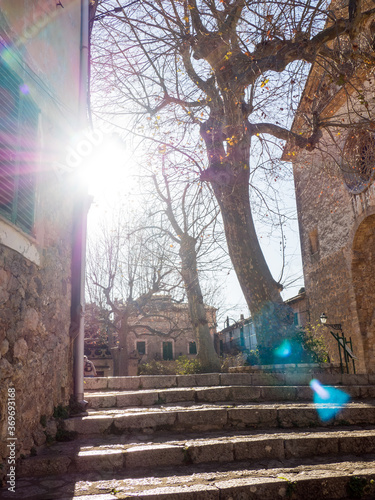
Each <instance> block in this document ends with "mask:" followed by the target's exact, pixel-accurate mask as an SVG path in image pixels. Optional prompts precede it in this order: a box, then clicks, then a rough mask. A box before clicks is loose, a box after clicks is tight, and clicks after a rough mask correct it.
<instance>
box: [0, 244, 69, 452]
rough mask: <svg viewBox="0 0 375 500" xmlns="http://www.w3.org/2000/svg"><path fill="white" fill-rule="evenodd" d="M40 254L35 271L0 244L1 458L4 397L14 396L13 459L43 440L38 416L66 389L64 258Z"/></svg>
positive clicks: (64, 397)
mask: <svg viewBox="0 0 375 500" xmlns="http://www.w3.org/2000/svg"><path fill="white" fill-rule="evenodd" d="M65 257H66V258H65V259H62V255H61V253H59V250H58V249H57V248H49V249H46V251H45V255H44V258H43V264H42V266H41V267H39V266H37V265H36V264H33V263H31V262H29V261H28V260H27V259H25V258H24V257H23V256H22V255H20V254H18V253H17V252H15V251H14V250H11V249H8V248H6V247H5V246H1V245H0V297H1V299H0V346H1V347H0V349H1V351H0V353H1V359H0V379H1V387H0V415H1V416H0V443H1V444H0V446H1V448H0V450H1V456H2V458H5V457H6V456H7V455H8V454H7V451H8V450H7V448H6V443H7V441H6V438H7V437H8V434H7V420H6V417H7V412H6V404H7V393H8V388H9V387H14V388H15V393H16V436H17V456H19V455H20V454H28V453H29V452H30V450H31V449H32V448H33V447H34V446H39V445H41V444H43V443H44V442H45V440H46V436H45V434H44V431H45V428H44V427H43V426H42V425H41V424H40V419H41V417H42V415H45V416H46V417H47V419H48V418H50V417H51V416H52V414H53V410H54V407H55V406H57V405H58V404H62V405H66V404H68V401H69V395H70V394H71V390H72V377H71V373H72V363H71V359H72V356H71V341H70V339H69V333H68V330H69V317H70V297H69V294H70V287H69V286H68V282H69V275H70V267H69V263H70V259H69V254H67V255H65Z"/></svg>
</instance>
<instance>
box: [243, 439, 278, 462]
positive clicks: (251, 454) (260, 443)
mask: <svg viewBox="0 0 375 500" xmlns="http://www.w3.org/2000/svg"><path fill="white" fill-rule="evenodd" d="M233 445H234V456H235V460H264V459H266V458H272V459H275V460H282V459H283V458H284V440H283V439H280V438H264V439H263V438H262V439H254V438H252V439H246V440H239V441H236V440H234V443H233Z"/></svg>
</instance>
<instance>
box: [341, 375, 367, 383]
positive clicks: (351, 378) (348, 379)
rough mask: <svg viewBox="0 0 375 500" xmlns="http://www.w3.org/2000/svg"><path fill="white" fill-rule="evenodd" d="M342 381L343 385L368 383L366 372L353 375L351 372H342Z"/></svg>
mask: <svg viewBox="0 0 375 500" xmlns="http://www.w3.org/2000/svg"><path fill="white" fill-rule="evenodd" d="M342 383H343V385H366V384H368V375H367V374H359V375H355V374H352V373H343V374H342Z"/></svg>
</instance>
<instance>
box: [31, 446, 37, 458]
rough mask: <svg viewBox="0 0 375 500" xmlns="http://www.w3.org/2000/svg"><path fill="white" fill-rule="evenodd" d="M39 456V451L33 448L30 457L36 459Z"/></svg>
mask: <svg viewBox="0 0 375 500" xmlns="http://www.w3.org/2000/svg"><path fill="white" fill-rule="evenodd" d="M37 454H38V452H37V450H36V448H35V446H33V447H32V448H31V450H30V456H31V457H36V456H37Z"/></svg>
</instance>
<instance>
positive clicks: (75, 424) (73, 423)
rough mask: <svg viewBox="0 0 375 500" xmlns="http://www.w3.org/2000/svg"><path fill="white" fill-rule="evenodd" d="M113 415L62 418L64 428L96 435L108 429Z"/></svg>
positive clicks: (69, 430)
mask: <svg viewBox="0 0 375 500" xmlns="http://www.w3.org/2000/svg"><path fill="white" fill-rule="evenodd" d="M112 422H113V417H109V416H108V415H96V416H95V417H75V418H69V419H67V420H64V430H66V431H68V432H77V433H78V434H86V435H98V434H104V433H106V432H108V431H109V428H110V426H111V425H112Z"/></svg>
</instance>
